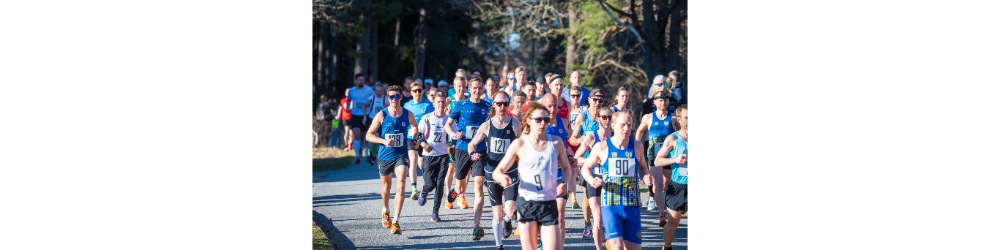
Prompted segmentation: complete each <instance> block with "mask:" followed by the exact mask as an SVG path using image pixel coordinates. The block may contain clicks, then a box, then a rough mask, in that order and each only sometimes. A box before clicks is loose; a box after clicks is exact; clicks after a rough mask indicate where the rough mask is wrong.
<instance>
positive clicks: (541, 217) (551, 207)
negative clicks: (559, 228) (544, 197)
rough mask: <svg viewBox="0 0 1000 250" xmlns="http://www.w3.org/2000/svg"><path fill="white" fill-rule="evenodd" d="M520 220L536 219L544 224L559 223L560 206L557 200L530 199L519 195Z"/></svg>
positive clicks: (518, 209) (518, 210)
mask: <svg viewBox="0 0 1000 250" xmlns="http://www.w3.org/2000/svg"><path fill="white" fill-rule="evenodd" d="M517 213H518V215H519V217H518V219H517V220H518V221H520V222H530V221H535V222H538V224H540V225H543V226H551V225H558V224H559V208H558V205H556V201H555V200H551V201H529V200H525V199H524V197H521V196H518V197H517Z"/></svg>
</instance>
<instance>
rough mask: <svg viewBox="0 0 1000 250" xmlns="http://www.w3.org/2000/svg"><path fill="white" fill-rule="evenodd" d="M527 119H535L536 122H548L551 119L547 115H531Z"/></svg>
mask: <svg viewBox="0 0 1000 250" xmlns="http://www.w3.org/2000/svg"><path fill="white" fill-rule="evenodd" d="M528 119H532V120H535V122H536V123H549V121H551V118H548V117H532V118H528Z"/></svg>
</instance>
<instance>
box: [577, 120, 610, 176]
mask: <svg viewBox="0 0 1000 250" xmlns="http://www.w3.org/2000/svg"><path fill="white" fill-rule="evenodd" d="M612 136H615V131H614V130H611V135H608V138H611V137H612ZM597 137H598V135H597V132H594V145H597V143H598V142H600V141H601V139H598V138H597ZM608 138H604V139H608ZM592 149H594V147H593V146H591V147H590V148H589V149H587V151H584V152H583V158H584V159H587V158H590V150H592ZM591 172H593V173H594V174H598V175H599V174H601V166H598V167H596V168H593V169H592V171H591Z"/></svg>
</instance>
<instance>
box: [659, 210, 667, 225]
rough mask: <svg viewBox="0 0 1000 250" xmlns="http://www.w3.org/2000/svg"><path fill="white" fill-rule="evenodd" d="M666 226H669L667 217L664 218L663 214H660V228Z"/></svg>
mask: <svg viewBox="0 0 1000 250" xmlns="http://www.w3.org/2000/svg"><path fill="white" fill-rule="evenodd" d="M666 224H667V217H666V216H663V214H662V213H661V214H660V227H663V225H666Z"/></svg>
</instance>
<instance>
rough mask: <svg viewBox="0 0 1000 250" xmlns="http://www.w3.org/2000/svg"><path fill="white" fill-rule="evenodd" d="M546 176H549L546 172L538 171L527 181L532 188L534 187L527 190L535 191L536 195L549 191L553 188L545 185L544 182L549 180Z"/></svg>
mask: <svg viewBox="0 0 1000 250" xmlns="http://www.w3.org/2000/svg"><path fill="white" fill-rule="evenodd" d="M548 175H549V173H548V171H540V172H538V174H536V175H534V176H533V177H532V178H531V179H530V180H527V181H528V183H530V184H531V185H532V186H534V187H528V190H530V191H535V192H538V193H544V192H545V190H549V189H550V188H555V187H552V186H553V185H547V184H546V183H545V180H548V179H549V176H548ZM522 181H524V180H522Z"/></svg>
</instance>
